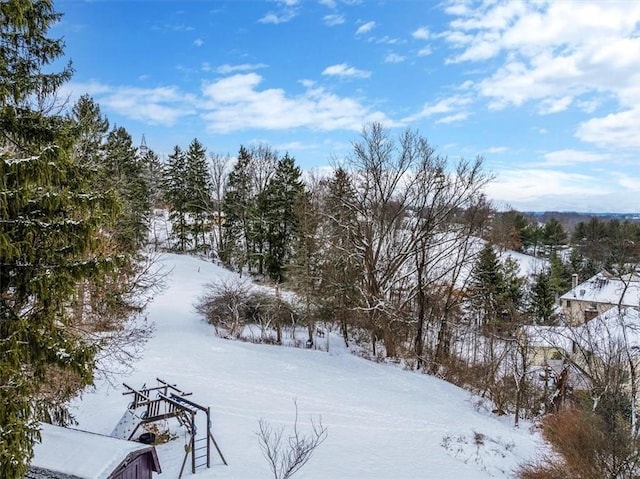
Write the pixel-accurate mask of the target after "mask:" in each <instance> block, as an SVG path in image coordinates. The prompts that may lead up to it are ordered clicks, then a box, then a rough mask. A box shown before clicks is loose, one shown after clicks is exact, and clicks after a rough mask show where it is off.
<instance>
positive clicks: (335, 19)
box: [322, 13, 345, 27]
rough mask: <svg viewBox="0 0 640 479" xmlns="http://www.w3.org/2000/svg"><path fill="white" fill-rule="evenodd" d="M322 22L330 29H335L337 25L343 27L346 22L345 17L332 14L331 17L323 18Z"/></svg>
mask: <svg viewBox="0 0 640 479" xmlns="http://www.w3.org/2000/svg"><path fill="white" fill-rule="evenodd" d="M322 21H323V22H324V24H325V25H327V26H329V27H333V26H336V25H342V24H343V23H344V22H345V18H344V15H338V14H337V13H332V14H330V15H325V16H324V17H322Z"/></svg>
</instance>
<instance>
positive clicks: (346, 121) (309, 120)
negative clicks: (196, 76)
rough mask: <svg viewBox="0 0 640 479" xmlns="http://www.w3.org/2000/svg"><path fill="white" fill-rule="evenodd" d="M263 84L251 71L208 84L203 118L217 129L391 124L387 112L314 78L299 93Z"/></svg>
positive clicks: (355, 127) (352, 127)
mask: <svg viewBox="0 0 640 479" xmlns="http://www.w3.org/2000/svg"><path fill="white" fill-rule="evenodd" d="M261 82H262V77H261V76H260V75H258V74H256V73H247V74H238V75H233V76H230V77H226V78H223V79H221V80H218V81H216V82H211V83H206V84H204V86H203V95H204V97H205V102H204V103H203V104H202V108H203V109H204V110H205V112H204V113H203V115H202V117H203V119H204V120H205V121H206V122H207V123H208V129H209V130H210V131H212V132H215V133H229V132H232V131H239V130H247V129H254V128H261V129H266V130H282V129H292V128H309V129H315V130H322V131H331V130H353V131H358V130H360V128H361V127H362V124H363V123H368V122H371V121H380V122H382V123H385V124H391V123H392V122H391V120H390V119H389V118H388V117H387V116H386V115H385V114H384V113H382V112H380V111H373V110H371V109H370V108H368V107H366V106H364V105H363V104H361V103H360V102H359V101H357V100H355V99H353V98H348V97H340V96H338V95H335V94H333V93H330V92H328V91H326V90H325V89H324V88H322V87H317V86H315V85H313V84H312V83H310V82H306V85H307V89H306V91H305V92H304V93H302V94H299V95H296V96H291V95H287V93H286V92H285V91H284V90H283V89H280V88H270V89H264V90H260V89H259V88H258V87H259V85H260V83H261Z"/></svg>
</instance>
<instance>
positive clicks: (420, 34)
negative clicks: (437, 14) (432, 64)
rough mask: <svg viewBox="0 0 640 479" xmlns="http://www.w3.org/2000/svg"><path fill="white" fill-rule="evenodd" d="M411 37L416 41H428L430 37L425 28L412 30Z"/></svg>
mask: <svg viewBox="0 0 640 479" xmlns="http://www.w3.org/2000/svg"><path fill="white" fill-rule="evenodd" d="M411 36H412V37H413V38H415V39H416V40H428V39H429V38H430V37H431V33H430V32H429V29H428V28H427V27H420V28H418V29H417V30H414V31H413V33H412V34H411Z"/></svg>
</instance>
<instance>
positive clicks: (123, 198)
mask: <svg viewBox="0 0 640 479" xmlns="http://www.w3.org/2000/svg"><path fill="white" fill-rule="evenodd" d="M104 150H105V158H104V169H103V172H104V174H105V177H104V182H105V184H106V185H108V188H109V189H113V190H114V191H115V192H116V193H117V195H118V198H119V200H120V203H121V205H122V211H121V213H120V214H119V215H118V220H117V222H116V225H115V227H114V231H113V233H114V236H115V238H116V241H117V243H118V245H119V246H120V247H121V248H124V249H125V250H126V251H128V252H136V251H137V250H138V249H139V248H140V247H141V246H142V245H143V244H145V242H146V240H147V234H148V231H149V221H150V216H151V202H150V199H149V198H150V195H149V185H148V184H147V179H146V175H145V167H144V164H143V162H142V161H140V159H139V158H138V155H137V151H136V148H135V147H134V146H133V142H132V140H131V135H130V134H129V133H128V132H127V130H125V129H124V128H123V127H114V128H113V130H111V132H109V134H108V135H107V141H106V143H105V145H104Z"/></svg>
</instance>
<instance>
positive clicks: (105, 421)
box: [72, 254, 540, 479]
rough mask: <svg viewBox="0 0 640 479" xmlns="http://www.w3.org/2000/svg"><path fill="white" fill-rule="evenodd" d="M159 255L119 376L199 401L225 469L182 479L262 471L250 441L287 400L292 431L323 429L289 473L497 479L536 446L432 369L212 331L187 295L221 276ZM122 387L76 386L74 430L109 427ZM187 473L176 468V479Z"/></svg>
mask: <svg viewBox="0 0 640 479" xmlns="http://www.w3.org/2000/svg"><path fill="white" fill-rule="evenodd" d="M161 258H162V260H163V262H164V264H165V267H166V268H168V269H171V268H173V271H172V273H171V275H170V277H169V279H168V287H167V289H166V290H165V291H163V292H162V293H161V294H159V295H158V297H157V298H156V299H155V300H154V301H153V303H152V304H151V305H150V308H149V314H148V317H149V320H150V321H153V322H154V323H155V326H156V331H155V333H154V336H153V337H152V338H151V339H150V341H149V342H148V344H147V345H146V347H145V352H144V357H143V359H142V360H140V361H139V362H138V363H137V364H136V370H135V371H134V372H133V373H131V374H129V375H127V376H125V377H122V378H121V381H122V382H125V383H127V384H128V385H130V386H133V387H140V386H142V385H143V384H144V383H146V384H147V386H155V385H156V383H155V379H156V378H157V377H159V378H162V379H164V380H167V381H169V382H171V383H175V384H177V386H178V387H179V388H181V389H182V390H185V391H190V392H193V396H191V397H190V398H191V399H193V400H194V401H197V402H198V403H200V404H203V405H205V406H208V405H210V406H211V411H212V420H213V434H214V436H215V438H216V440H217V442H218V445H219V446H220V448H221V450H222V452H223V454H224V456H225V458H226V460H227V462H228V463H229V465H228V466H225V465H223V464H222V463H221V461H220V460H219V457H218V456H216V455H215V450H214V455H213V456H212V457H213V459H214V460H213V463H214V465H213V467H212V468H211V469H208V470H207V469H203V470H199V471H198V472H197V474H196V475H195V476H194V477H200V478H203V479H205V478H234V479H256V478H261V477H262V478H267V477H271V474H270V471H269V468H268V465H267V462H266V461H265V459H264V458H263V456H262V453H261V451H260V448H259V446H258V437H257V435H256V432H257V431H258V420H259V419H261V418H264V419H265V420H266V421H268V422H269V423H271V424H272V425H273V426H276V427H279V426H281V425H284V426H287V427H290V426H291V425H292V423H293V419H294V414H295V409H294V400H296V402H297V406H298V410H299V426H300V428H301V429H302V430H303V431H306V430H307V428H308V427H309V426H310V422H309V419H310V418H311V417H313V418H314V419H316V420H317V419H318V417H321V418H322V424H323V425H324V426H326V427H327V428H328V437H327V440H326V441H325V442H324V443H323V444H322V445H321V446H320V447H319V448H318V449H317V450H316V453H315V455H314V456H313V457H312V458H311V461H310V462H309V463H308V464H307V465H306V466H305V467H304V468H303V469H302V470H301V471H300V472H299V473H298V474H297V475H296V476H295V477H296V478H299V479H304V478H306V479H312V478H336V479H338V478H339V479H360V478H363V477H368V478H388V479H389V478H393V479H410V478H420V477H430V478H438V479H446V478H455V479H464V478H469V479H471V478H473V479H476V478H488V477H498V478H504V477H509V476H510V473H511V471H512V470H513V469H514V468H515V467H516V466H517V464H518V463H520V462H522V461H525V460H529V459H532V458H533V457H534V455H535V452H536V449H537V448H539V447H540V440H539V438H538V437H537V436H536V435H534V434H532V433H531V431H530V430H529V428H528V427H527V425H526V423H525V424H524V425H523V426H521V428H520V429H514V428H513V427H512V419H509V418H496V417H495V416H493V415H492V414H491V413H489V412H487V411H485V410H484V409H483V408H479V407H476V406H475V405H474V403H475V402H476V401H475V400H474V398H473V397H472V396H471V395H470V394H469V393H468V392H466V391H464V390H462V389H460V388H458V387H455V386H453V385H451V384H449V383H446V382H444V381H441V380H438V379H436V378H434V377H430V376H426V375H423V374H417V373H414V372H409V371H403V370H401V369H399V368H398V367H395V366H392V365H386V364H376V363H374V362H371V361H367V360H364V359H361V358H358V357H355V356H353V355H351V354H350V353H349V352H348V351H345V350H340V349H337V348H333V350H332V353H330V354H328V353H325V352H320V351H313V350H301V349H294V348H286V347H278V346H268V345H255V344H250V343H243V342H236V341H229V340H224V339H220V338H217V337H216V336H214V331H213V328H212V327H211V326H209V325H207V324H206V323H205V322H204V321H202V320H201V319H200V318H199V317H197V316H196V314H195V312H194V310H193V302H194V300H195V298H197V297H198V296H199V295H200V293H201V292H202V287H203V285H204V284H206V283H208V282H210V281H214V280H215V281H222V280H224V279H229V278H231V277H233V276H234V275H233V273H231V272H229V271H226V270H224V269H222V268H220V267H217V266H215V265H213V264H211V263H210V262H206V261H204V260H201V259H198V258H194V257H189V256H179V255H171V254H165V255H162V256H161ZM122 392H123V388H121V387H120V385H119V384H117V385H116V387H112V386H110V385H109V384H106V383H102V384H98V385H97V388H96V390H95V391H92V392H88V393H85V394H84V395H83V397H82V398H81V400H79V401H77V402H76V403H75V404H74V405H73V410H72V412H73V413H74V414H75V416H76V418H77V419H78V421H79V426H78V427H79V428H80V429H86V430H89V431H94V432H99V433H103V434H110V433H111V431H112V430H113V428H114V426H115V425H116V424H117V423H118V421H119V419H120V417H121V416H122V414H123V413H124V411H125V409H126V407H127V405H128V403H129V401H130V396H123V395H122ZM174 429H175V431H176V432H177V433H178V438H177V439H175V440H173V441H170V442H168V443H166V444H162V445H160V446H158V454H159V458H160V464H161V466H162V469H163V474H162V475H161V476H160V477H165V478H175V477H177V474H178V471H179V470H180V466H181V463H182V459H183V456H184V445H185V439H186V438H185V435H184V434H183V433H181V432H180V431H181V429H180V427H179V426H178V425H177V423H176V425H175V428H174ZM189 476H191V472H190V469H189V467H187V468H186V470H185V474H184V476H183V477H189Z"/></svg>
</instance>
